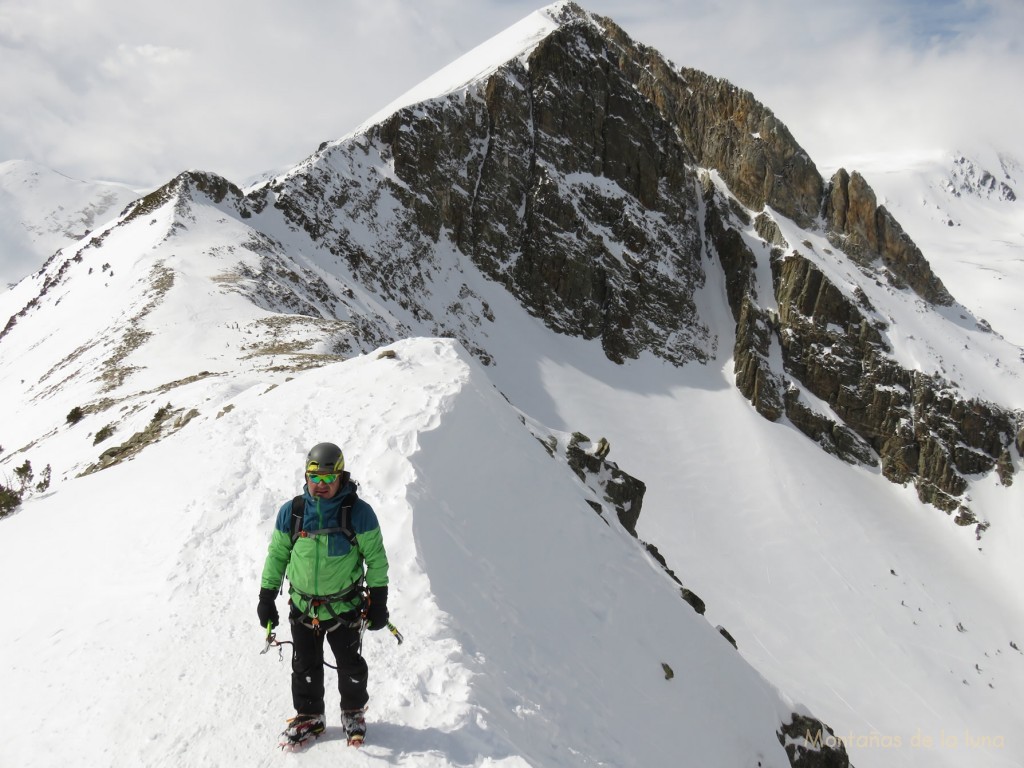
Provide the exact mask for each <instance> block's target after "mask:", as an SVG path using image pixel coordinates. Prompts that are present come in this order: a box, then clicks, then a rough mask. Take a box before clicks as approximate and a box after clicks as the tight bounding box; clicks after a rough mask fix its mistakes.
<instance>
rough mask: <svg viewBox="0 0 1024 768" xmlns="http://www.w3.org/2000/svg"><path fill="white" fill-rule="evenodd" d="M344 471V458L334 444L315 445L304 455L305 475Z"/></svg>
mask: <svg viewBox="0 0 1024 768" xmlns="http://www.w3.org/2000/svg"><path fill="white" fill-rule="evenodd" d="M344 469H345V456H344V455H343V454H342V452H341V448H339V447H338V446H336V445H335V444H334V443H317V444H316V445H314V446H313V447H312V448H310V449H309V453H308V454H306V474H311V473H314V472H317V473H321V474H330V473H335V472H342V471H343V470H344Z"/></svg>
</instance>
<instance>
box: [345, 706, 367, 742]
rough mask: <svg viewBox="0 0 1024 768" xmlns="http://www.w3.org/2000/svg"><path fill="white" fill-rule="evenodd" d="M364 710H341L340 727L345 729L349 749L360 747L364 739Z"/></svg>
mask: <svg viewBox="0 0 1024 768" xmlns="http://www.w3.org/2000/svg"><path fill="white" fill-rule="evenodd" d="M365 711H366V710H365V709H343V710H341V725H342V726H343V727H344V728H345V733H346V735H347V736H348V745H349V746H350V747H360V746H362V744H363V739H364V738H365V737H366V719H365V718H364V717H363V713H364V712H365Z"/></svg>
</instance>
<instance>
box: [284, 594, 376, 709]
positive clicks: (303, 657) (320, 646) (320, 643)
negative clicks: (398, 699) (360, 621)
mask: <svg viewBox="0 0 1024 768" xmlns="http://www.w3.org/2000/svg"><path fill="white" fill-rule="evenodd" d="M302 619H303V617H302V616H297V615H295V614H294V613H293V614H292V615H291V616H289V624H290V625H291V629H292V643H293V646H292V648H293V651H292V703H293V704H294V705H295V711H296V712H297V713H302V714H305V715H322V714H324V712H325V709H324V638H327V643H328V645H330V646H331V650H332V651H333V652H334V659H335V661H336V662H337V665H338V692H339V693H340V694H341V708H342V709H361V708H362V707H364V706H366V702H367V700H368V699H369V695H368V694H367V692H366V680H367V677H368V670H367V667H366V660H365V659H364V658H363V657H362V655H361V654H360V653H359V650H360V648H359V646H360V637H359V627H358V625H357V626H355V627H349V626H345V624H344V623H342V624H341V625H340V626H339V624H338V622H336V621H331V622H321V623H320V626H319V627H317V628H312V627H308V626H306V625H305V624H303V623H302Z"/></svg>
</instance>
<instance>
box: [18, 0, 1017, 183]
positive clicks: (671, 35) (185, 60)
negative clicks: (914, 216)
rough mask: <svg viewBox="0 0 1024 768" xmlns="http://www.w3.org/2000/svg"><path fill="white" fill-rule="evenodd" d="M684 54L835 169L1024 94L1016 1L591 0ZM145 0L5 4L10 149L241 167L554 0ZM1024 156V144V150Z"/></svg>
mask: <svg viewBox="0 0 1024 768" xmlns="http://www.w3.org/2000/svg"><path fill="white" fill-rule="evenodd" d="M585 5H586V7H588V8H589V9H590V10H593V11H595V12H597V13H601V14H603V15H607V16H610V17H611V18H612V19H613V20H615V21H616V22H617V23H619V24H620V25H621V26H622V27H624V28H625V29H626V31H627V32H629V33H630V35H631V36H633V37H634V38H635V39H637V40H639V41H641V42H644V43H647V44H649V45H652V46H653V47H655V48H658V49H659V50H661V51H662V52H663V53H664V54H665V55H666V56H667V57H668V58H670V59H671V60H672V61H674V62H675V63H676V64H677V65H685V66H693V67H696V68H698V69H702V70H704V71H707V72H709V73H711V74H714V75H718V76H721V77H725V78H727V79H729V80H731V81H733V82H734V83H736V84H737V85H739V86H741V87H743V88H746V89H748V90H750V91H752V92H753V93H754V95H755V96H756V97H757V98H758V99H760V100H761V101H763V102H764V103H765V104H767V105H768V106H769V107H770V108H771V109H772V110H773V111H774V112H775V113H776V114H777V115H778V116H779V118H780V119H782V120H783V122H785V123H786V124H787V125H789V127H790V129H791V130H792V131H793V133H794V135H795V136H796V138H797V140H798V141H799V142H800V143H801V144H803V145H804V147H805V148H806V149H807V150H808V151H809V152H810V154H811V156H812V158H814V160H815V162H816V163H817V164H818V165H819V167H820V168H822V170H823V171H825V172H828V170H830V169H832V168H834V167H835V166H838V165H849V162H850V160H851V159H854V158H856V157H858V156H862V155H867V154H873V153H878V152H880V151H886V150H888V151H892V152H894V153H906V152H908V151H910V150H918V151H920V150H922V149H926V148H930V147H948V146H949V145H951V144H955V143H959V142H962V141H965V140H975V139H990V140H992V141H995V142H998V143H1000V145H1001V146H1004V147H1009V148H1010V149H1012V150H1014V151H1019V150H1016V147H1017V146H1018V145H1019V144H1020V143H1021V142H1022V139H1021V138H1020V137H1021V134H1022V133H1024V132H1022V131H1021V128H1022V126H1024V107H1021V106H1020V104H1019V103H1016V102H1015V100H1014V99H1012V98H1010V97H1009V94H1011V93H1014V92H1015V90H1016V88H1017V84H1016V83H1015V80H1016V79H1018V78H1019V74H1020V73H1021V72H1024V53H1022V51H1021V49H1020V46H1019V44H1018V43H1017V41H1016V40H1015V39H1014V34H1015V31H1016V30H1020V29H1022V28H1024V10H1022V8H1021V7H1020V4H1019V3H1017V2H1015V0H985V1H984V2H980V1H979V2H949V1H948V0H947V1H946V2H939V3H934V2H933V3H923V2H921V1H920V0H903V2H896V3H893V2H882V1H881V0H863V1H862V2H825V3H822V2H820V0H819V1H818V2H815V1H814V0H785V1H783V2H777V3H772V4H770V5H769V4H764V3H761V2H756V1H755V0H732V1H731V2H728V3H718V2H711V1H710V0H690V2H686V3H682V2H669V1H668V0H633V1H631V2H626V0H607V1H605V0H601V1H600V2H594V3H587V4H585ZM154 9H155V7H154V6H151V5H145V4H139V3H134V2H128V0H83V1H82V2H78V3H75V4H74V5H73V6H71V7H62V8H61V9H60V12H57V11H55V10H51V9H49V8H48V7H47V6H45V5H42V4H27V3H26V4H19V5H17V6H14V5H12V4H7V5H5V6H3V7H2V9H0V30H2V31H0V66H2V67H3V69H4V71H5V72H19V73H20V75H19V76H18V77H16V78H10V77H6V78H4V81H3V83H2V84H0V98H2V99H3V102H4V104H5V110H4V114H3V116H0V159H14V158H25V159H32V160H36V161H38V162H40V163H43V164H45V165H49V166H51V167H54V168H56V169H57V170H60V171H62V172H64V173H68V174H70V175H74V176H78V177H83V178H111V179H116V180H121V181H125V182H128V183H132V184H136V185H146V184H159V183H162V182H163V181H166V180H167V179H168V178H170V177H171V176H173V175H175V174H176V173H178V172H179V171H181V170H184V169H185V168H193V167H196V168H203V169H207V170H212V171H216V172H218V173H222V174H224V175H226V176H228V177H229V178H231V179H233V180H236V181H244V180H245V179H246V178H247V177H249V176H250V175H253V174H256V173H258V172H260V171H263V170H266V169H268V168H275V167H283V166H287V165H290V164H292V163H295V162H297V161H298V160H301V159H302V158H303V157H305V156H306V155H307V154H308V153H309V152H311V151H312V150H313V149H315V148H316V146H317V145H318V144H319V143H320V142H321V141H324V140H328V139H332V138H337V137H339V136H341V135H343V134H344V133H346V132H347V131H348V130H350V129H351V128H353V127H354V126H356V125H358V124H359V123H360V122H361V121H362V120H363V119H364V118H366V117H367V116H369V115H371V114H373V113H374V112H376V111H377V110H378V109H380V108H381V107H383V106H384V105H386V104H388V103H389V102H391V101H392V100H393V99H394V98H396V97H397V96H399V95H400V94H402V93H403V92H404V91H406V90H408V89H409V88H411V87H412V86H414V85H416V84H417V83H418V82H419V81H420V80H422V79H424V78H426V77H427V76H429V75H431V74H432V73H433V72H435V71H436V70H437V69H440V68H441V67H442V66H444V65H445V64H447V63H449V62H450V61H452V60H454V59H455V58H457V57H458V56H459V55H461V54H462V53H464V52H466V51H468V50H470V49H471V48H473V47H474V46H475V45H477V44H479V43H480V42H483V41H484V40H485V39H487V38H488V37H490V36H491V35H494V34H497V33H498V32H500V31H501V30H503V29H504V28H506V27H507V26H509V25H511V24H513V23H515V22H516V21H517V20H519V19H520V18H522V17H523V16H526V15H527V14H528V13H530V12H531V11H533V10H535V9H536V6H535V5H532V4H528V3H525V2H520V1H519V0H515V1H513V2H499V1H493V2H488V3H478V4H473V5H471V6H466V5H465V4H457V3H455V2H454V1H453V0H424V1H423V2H418V3H412V2H409V0H380V1H378V2H369V1H368V0H363V1H362V2H347V3H344V4H341V3H336V2H331V1H330V0H306V1H305V2H303V3H301V4H262V3H248V2H243V1H242V0H222V1H221V2H217V3H202V2H199V1H198V0H182V2H180V3H178V4H176V5H175V6H174V9H173V10H170V9H169V8H165V7H161V8H160V10H159V12H157V11H155V10H154ZM1022 154H1024V152H1022Z"/></svg>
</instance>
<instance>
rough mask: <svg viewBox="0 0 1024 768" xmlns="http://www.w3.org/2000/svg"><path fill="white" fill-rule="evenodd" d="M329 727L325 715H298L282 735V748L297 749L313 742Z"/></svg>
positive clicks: (289, 722)
mask: <svg viewBox="0 0 1024 768" xmlns="http://www.w3.org/2000/svg"><path fill="white" fill-rule="evenodd" d="M326 727H327V721H326V720H325V719H324V716H323V715H303V714H301V713H300V714H298V715H296V716H295V717H293V718H292V719H290V720H289V721H288V727H287V728H285V729H284V731H283V732H282V733H281V748H282V749H285V748H290V749H295V748H297V747H300V746H302V745H303V744H305V743H306V742H308V741H312V740H313V739H315V738H316V737H317V736H319V735H320V734H321V733H323V732H324V729H325V728H326Z"/></svg>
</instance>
